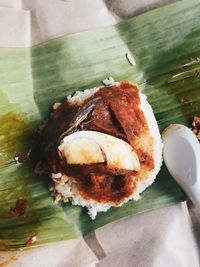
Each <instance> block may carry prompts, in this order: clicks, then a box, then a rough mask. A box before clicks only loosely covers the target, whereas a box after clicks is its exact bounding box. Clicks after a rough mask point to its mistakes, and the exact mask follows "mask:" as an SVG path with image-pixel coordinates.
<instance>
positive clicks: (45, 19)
mask: <svg viewBox="0 0 200 267" xmlns="http://www.w3.org/2000/svg"><path fill="white" fill-rule="evenodd" d="M167 2H169V1H158V0H157V1H153V0H151V1H131V2H130V1H128V0H125V1H120V0H117V1H114V0H113V1H112V0H105V1H103V0H95V1H93V0H85V1H80V0H73V1H71V0H66V1H61V0H43V1H39V0H21V1H19V0H18V1H14V0H12V1H11V0H10V1H8V0H6V1H5V0H4V1H3V0H1V1H0V6H1V7H0V32H1V36H0V47H30V46H32V45H35V44H38V43H41V42H45V41H47V40H50V39H53V38H57V37H59V36H63V35H65V34H71V33H74V32H80V31H85V30H88V29H91V28H96V27H100V26H107V25H113V24H115V23H117V22H119V21H121V20H123V19H127V18H130V17H132V16H133V15H137V14H139V13H141V12H144V11H146V10H148V9H152V8H155V7H156V6H160V5H162V4H165V3H167ZM199 229H200V228H199V221H198V212H197V211H196V210H195V209H194V207H193V206H192V205H190V209H189V213H188V207H187V205H186V203H185V202H184V203H180V204H175V205H174V204H173V205H170V206H168V207H165V208H160V209H157V210H154V211H149V212H146V213H143V214H137V215H134V216H130V217H128V218H125V219H121V220H120V221H117V222H114V223H112V224H109V225H106V226H104V227H102V228H100V229H98V230H96V231H94V232H92V233H90V234H89V235H87V236H85V237H84V238H79V239H74V240H69V241H64V242H59V243H56V244H52V245H48V246H45V247H41V248H36V249H31V250H27V251H22V252H19V251H17V252H5V251H4V252H3V251H2V252H0V265H1V264H2V266H12V267H14V266H16V267H17V266H22V267H26V266H29V267H32V266H37V267H40V266H41V267H42V266H48V267H58V266H59V267H65V266H66V267H67V266H77V267H78V266H88V267H89V266H94V265H95V264H96V266H100V267H106V266H142V267H145V266H148V267H151V266H152V267H157V266H159V267H160V266H162V267H164V266H173V267H176V266H177V267H178V266H181V267H182V266H183V267H184V266H185V267H186V266H193V267H196V266H199V257H198V250H199V249H198V244H199V240H198V238H200V236H199Z"/></svg>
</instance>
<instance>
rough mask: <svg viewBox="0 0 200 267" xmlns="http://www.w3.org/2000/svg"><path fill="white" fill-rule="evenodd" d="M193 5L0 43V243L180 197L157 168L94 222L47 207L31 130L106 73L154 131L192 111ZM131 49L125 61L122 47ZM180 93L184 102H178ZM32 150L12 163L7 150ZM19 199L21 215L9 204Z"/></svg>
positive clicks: (40, 238)
mask: <svg viewBox="0 0 200 267" xmlns="http://www.w3.org/2000/svg"><path fill="white" fill-rule="evenodd" d="M199 17H200V2H199V0H190V1H188V0H183V1H178V2H176V3H174V4H170V5H168V6H165V7H161V8H158V9H156V10H153V11H150V12H147V13H144V14H142V15H140V16H137V17H135V18H132V19H130V20H127V21H123V22H121V23H119V24H118V25H116V26H111V27H105V28H100V29H96V30H92V31H87V32H83V33H78V34H73V35H70V36H64V37H61V38H58V39H55V40H52V41H49V42H46V43H43V44H40V45H37V46H35V47H32V48H0V249H17V248H23V247H25V246H26V244H27V241H28V240H29V238H30V237H31V236H32V235H37V241H36V243H34V244H32V246H39V245H42V244H47V243H50V242H55V241H60V240H66V239H72V238H76V237H78V236H81V235H85V234H87V233H89V232H90V231H92V230H95V229H96V228H98V227H100V226H103V225H105V224H107V223H111V222H113V221H115V220H118V219H120V218H123V217H125V216H128V215H132V214H135V213H138V212H143V211H146V210H149V209H155V208H157V207H162V206H164V205H169V204H170V203H176V202H180V201H182V200H184V199H186V197H185V195H184V194H183V192H182V191H181V189H180V188H179V187H178V185H177V184H176V183H175V181H174V180H173V179H172V177H171V176H170V174H169V173H168V172H167V170H166V168H165V166H163V167H162V170H161V171H160V173H159V175H158V177H157V179H156V182H155V183H154V184H153V185H152V186H151V187H150V188H148V189H147V190H146V191H145V192H144V193H143V194H142V198H141V200H139V201H137V202H133V201H129V202H128V203H127V204H125V205H124V206H123V207H121V208H112V209H110V210H109V211H108V212H106V213H101V214H99V215H98V216H97V218H96V220H94V221H92V220H91V219H90V218H89V217H88V215H87V211H86V210H85V209H83V208H80V207H77V206H72V205H71V204H55V203H54V202H53V199H52V197H51V195H50V193H49V191H48V184H49V181H48V179H47V177H45V176H38V175H36V174H35V173H34V166H35V164H36V162H37V160H38V159H39V155H38V147H39V143H38V136H37V132H38V128H39V126H40V125H41V124H42V123H43V122H44V121H45V120H46V119H47V117H48V114H49V112H50V111H51V106H52V104H53V103H54V102H56V101H60V100H63V99H65V98H66V96H67V95H68V94H70V93H72V92H74V91H76V90H82V89H85V88H91V87H93V86H99V85H100V81H101V80H102V79H104V78H105V77H108V76H112V77H113V78H114V79H115V80H124V79H128V80H130V81H132V82H134V83H137V84H138V85H139V88H140V90H141V91H143V92H144V93H145V94H146V95H147V96H148V100H149V102H150V103H151V105H152V107H153V109H154V112H155V115H156V118H157V121H158V124H159V127H160V130H161V131H162V130H163V129H164V127H166V126H167V125H169V124H170V123H183V124H186V125H187V124H188V123H189V121H190V119H191V118H192V117H193V116H194V115H199V114H200V94H199V89H200V19H199ZM127 52H129V53H132V55H133V56H134V59H135V62H136V65H131V64H130V63H129V62H128V60H127V58H126V53H127ZM183 99H184V101H182V100H183ZM16 153H20V154H22V155H27V154H28V155H30V157H29V160H27V161H25V162H24V163H16V162H15V161H14V160H13V157H14V155H16ZM19 198H24V199H27V201H28V207H27V211H26V215H25V216H20V217H14V216H11V215H10V210H11V209H12V207H14V206H15V202H16V200H17V199H19Z"/></svg>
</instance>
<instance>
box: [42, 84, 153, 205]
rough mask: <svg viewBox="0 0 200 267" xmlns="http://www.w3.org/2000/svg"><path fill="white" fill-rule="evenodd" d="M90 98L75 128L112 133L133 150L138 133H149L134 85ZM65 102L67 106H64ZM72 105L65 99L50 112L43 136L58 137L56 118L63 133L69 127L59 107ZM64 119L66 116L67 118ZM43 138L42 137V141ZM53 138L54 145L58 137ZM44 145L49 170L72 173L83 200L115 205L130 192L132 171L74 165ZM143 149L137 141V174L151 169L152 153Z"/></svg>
mask: <svg viewBox="0 0 200 267" xmlns="http://www.w3.org/2000/svg"><path fill="white" fill-rule="evenodd" d="M92 98H94V99H95V98H97V100H95V101H96V102H95V106H94V108H93V110H92V111H91V113H90V114H89V115H88V117H87V118H85V119H84V121H83V122H81V124H80V125H79V126H78V128H77V130H94V131H99V132H103V133H106V134H110V135H113V136H115V137H118V138H121V139H123V140H125V141H126V142H128V143H129V144H130V145H131V146H132V147H133V149H135V148H134V145H135V140H136V139H137V142H138V138H140V136H144V135H149V129H148V125H147V121H146V119H145V117H144V114H143V112H142V111H141V110H140V108H139V104H140V96H139V91H138V88H137V86H136V85H134V84H131V83H130V82H128V81H123V82H121V83H120V84H119V85H115V86H109V87H102V88H100V89H99V91H98V92H97V93H96V94H95V95H94V96H93V97H92ZM92 98H90V99H88V100H87V101H85V102H84V103H83V104H81V106H80V105H78V107H77V105H76V104H74V107H77V109H75V110H79V112H80V109H81V108H82V109H84V108H85V106H86V105H87V104H88V102H89V101H91V99H92ZM66 105H69V108H66ZM62 106H63V107H62ZM72 106H73V105H72V103H68V102H67V101H65V102H64V103H63V104H61V106H60V107H59V108H58V110H55V111H54V113H53V114H52V116H51V119H50V123H51V125H50V128H48V122H47V124H46V126H45V135H46V136H47V135H51V136H54V137H55V136H56V137H58V136H59V134H60V132H61V131H60V129H59V125H58V120H59V122H60V123H61V125H62V127H63V129H62V130H63V132H64V128H67V127H65V125H66V126H68V127H69V125H70V121H71V118H72V117H71V116H69V114H66V116H65V112H62V110H63V109H64V110H67V109H68V110H70V109H73V108H72ZM73 111H74V109H73ZM60 114H62V117H60V116H59V115H60ZM67 119H70V121H68V120H67ZM102 121H103V123H102ZM62 122H63V123H62ZM64 124H65V125H64ZM65 130H66V129H65ZM52 131H53V133H52ZM43 140H44V139H43ZM46 140H47V139H46V138H45V142H46ZM54 141H55V142H54V143H55V144H57V141H58V140H54ZM47 147H51V149H50V150H48V149H46V150H45V154H46V155H45V157H46V159H47V161H51V164H49V162H47V163H48V164H49V165H51V166H52V168H51V170H50V171H51V172H55V171H57V172H59V171H60V172H64V173H66V174H67V175H68V176H73V177H74V179H75V180H76V181H77V188H78V190H79V193H80V195H82V196H83V198H85V199H87V200H90V199H94V200H96V201H98V202H101V203H106V202H112V203H113V204H115V205H119V204H120V203H122V202H123V201H124V199H125V198H128V197H129V196H131V195H132V194H133V193H134V191H135V188H136V184H137V173H136V172H134V171H130V170H129V171H128V170H116V169H115V170H112V169H108V167H107V165H106V163H103V164H92V165H78V164H77V165H76V164H75V165H73V166H72V165H71V166H70V165H69V164H67V163H66V161H65V160H62V159H60V158H59V157H58V155H56V153H57V147H56V146H55V147H54V149H52V146H50V145H49V144H48V143H46V148H47ZM143 150H144V149H143ZM143 150H141V149H140V148H139V149H138V144H137V149H136V151H135V152H136V153H137V151H138V157H139V160H140V164H141V171H142V169H143V170H144V171H143V172H141V171H140V172H141V173H145V171H147V170H148V171H149V170H152V169H153V168H154V160H153V155H151V154H150V153H149V154H148V151H143ZM140 172H139V173H140Z"/></svg>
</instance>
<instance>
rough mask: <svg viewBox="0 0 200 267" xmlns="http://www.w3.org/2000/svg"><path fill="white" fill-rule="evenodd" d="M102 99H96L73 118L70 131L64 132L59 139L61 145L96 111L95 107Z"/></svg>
mask: <svg viewBox="0 0 200 267" xmlns="http://www.w3.org/2000/svg"><path fill="white" fill-rule="evenodd" d="M100 99H101V98H100V97H96V98H94V99H92V100H91V101H89V102H88V103H87V104H86V106H84V107H83V108H82V109H81V110H80V111H79V112H78V113H77V114H76V116H75V117H74V118H73V120H72V122H71V123H70V127H69V129H67V130H66V131H65V132H63V133H62V134H61V136H60V138H59V143H60V141H61V140H62V139H63V138H64V137H65V136H67V135H69V134H71V133H73V132H75V131H76V130H77V128H78V126H79V125H80V124H81V123H82V122H83V121H84V120H85V119H87V117H88V115H89V114H90V113H91V112H92V110H93V109H94V107H95V105H96V104H97V102H98V101H99V100H100Z"/></svg>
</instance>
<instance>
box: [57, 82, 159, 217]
mask: <svg viewBox="0 0 200 267" xmlns="http://www.w3.org/2000/svg"><path fill="white" fill-rule="evenodd" d="M100 88H101V87H95V88H92V89H86V90H84V91H78V92H76V93H75V94H74V95H73V96H71V95H70V96H68V97H67V99H68V101H70V102H71V103H81V102H82V101H84V100H86V99H87V98H89V97H91V96H93V95H94V94H95V93H96V92H97V91H98V90H99V89H100ZM140 99H141V104H140V108H141V110H142V111H143V113H144V115H145V117H146V120H147V123H148V127H149V130H150V135H151V136H152V137H153V138H154V140H155V142H154V164H155V167H154V170H152V171H151V172H149V174H148V177H146V179H145V180H144V181H140V182H138V183H137V187H136V190H135V192H134V193H133V195H131V196H130V197H129V198H127V199H126V200H125V201H124V202H123V203H122V204H121V205H123V204H124V203H125V202H127V201H128V200H130V199H134V200H138V199H139V198H140V193H142V192H143V191H144V190H145V189H146V188H147V187H148V186H150V185H151V184H152V183H153V182H154V180H155V178H156V175H157V174H158V172H159V170H160V167H161V165H162V147H163V144H162V140H161V136H160V132H159V129H158V125H157V122H156V119H155V116H154V114H153V110H152V108H151V106H150V104H149V103H148V101H147V97H146V96H145V95H144V94H142V93H140ZM65 180H67V182H65V183H64V184H62V183H56V186H55V187H56V191H57V192H58V193H60V194H62V196H63V198H64V199H63V200H64V202H68V201H69V200H70V201H71V203H72V204H73V205H79V206H82V207H87V209H88V214H89V216H90V217H91V218H92V219H95V217H96V215H97V213H98V212H105V211H107V210H108V209H110V208H111V207H112V206H113V204H112V203H106V204H102V203H98V202H97V201H94V200H89V201H87V200H85V199H84V198H82V197H81V196H80V195H79V194H78V193H77V188H76V183H75V182H73V178H71V179H65ZM121 205H120V206H121Z"/></svg>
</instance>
